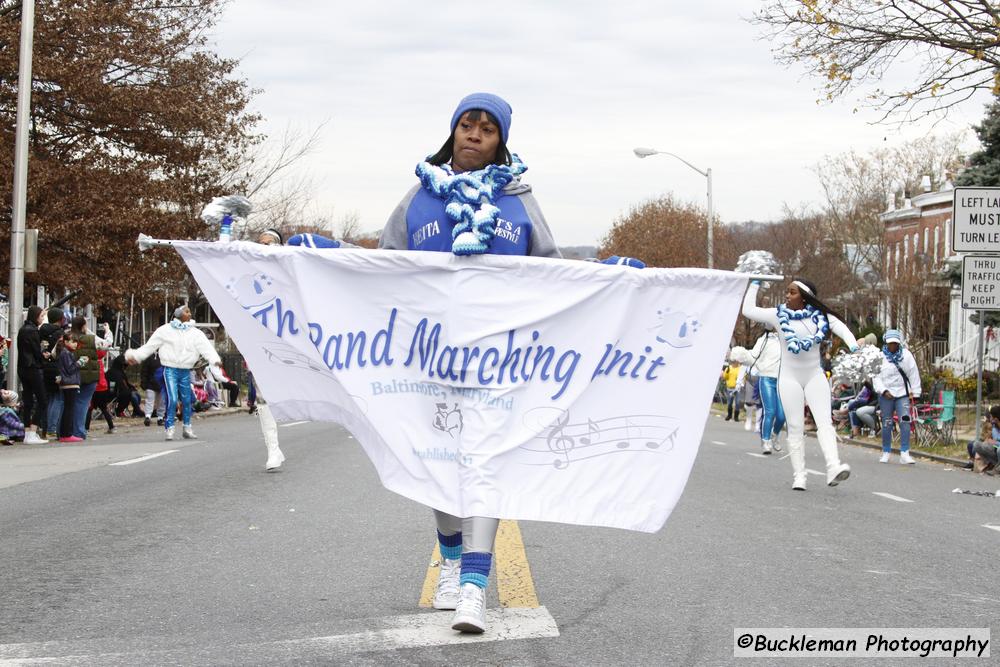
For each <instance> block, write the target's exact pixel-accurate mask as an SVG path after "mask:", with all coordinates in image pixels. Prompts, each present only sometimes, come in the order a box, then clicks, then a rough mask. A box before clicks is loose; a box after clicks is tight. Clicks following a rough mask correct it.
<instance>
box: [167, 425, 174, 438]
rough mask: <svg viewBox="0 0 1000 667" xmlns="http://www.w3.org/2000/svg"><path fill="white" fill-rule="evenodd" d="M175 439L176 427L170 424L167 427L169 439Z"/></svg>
mask: <svg viewBox="0 0 1000 667" xmlns="http://www.w3.org/2000/svg"><path fill="white" fill-rule="evenodd" d="M173 439H174V427H173V426H168V427H167V440H173Z"/></svg>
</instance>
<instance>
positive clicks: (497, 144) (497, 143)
mask: <svg viewBox="0 0 1000 667" xmlns="http://www.w3.org/2000/svg"><path fill="white" fill-rule="evenodd" d="M510 121H511V107H510V105H509V104H508V103H507V102H506V101H505V100H503V99H501V98H500V97H497V96H496V95H491V94H489V93H473V94H472V95H469V96H467V97H465V98H464V99H463V100H462V101H461V102H459V104H458V107H457V108H456V109H455V112H454V113H453V114H452V115H451V124H450V126H449V129H450V133H449V135H448V139H447V140H446V141H445V142H444V145H442V146H441V149H440V150H439V151H438V152H437V153H435V154H434V155H432V156H430V157H428V158H427V160H425V161H424V162H421V163H420V164H418V165H417V168H416V174H417V177H418V178H419V180H420V182H419V183H417V184H416V185H414V186H413V187H412V188H411V189H410V191H409V192H407V193H406V196H405V197H403V201H402V202H400V204H399V206H398V207H397V208H396V210H395V211H394V212H393V213H392V215H391V216H390V217H389V221H388V222H387V223H386V225H385V229H384V230H383V231H382V236H381V238H380V240H379V247H380V248H388V249H391V250H430V251H437V252H453V253H455V254H456V255H473V254H484V253H490V254H500V255H533V256H536V257H560V256H561V255H560V253H559V249H558V248H557V247H556V244H555V240H554V239H553V238H552V232H550V231H549V226H548V224H547V223H546V222H545V218H544V217H543V216H542V211H541V209H540V208H539V206H538V202H537V201H535V198H534V196H533V195H532V194H531V186H529V185H527V184H524V183H522V182H521V178H520V176H521V174H522V173H524V171H525V170H526V169H527V167H525V165H524V163H523V162H521V160H520V159H519V158H518V157H517V155H514V154H512V153H510V151H508V150H507V140H508V138H509V133H510ZM434 516H435V519H436V520H437V537H438V544H439V546H440V550H441V556H442V559H441V570H440V573H439V576H438V584H437V589H436V590H435V593H434V602H433V604H434V608H435V609H455V610H456V611H455V618H454V620H453V621H452V628H454V629H455V630H459V631H462V632H484V631H485V630H486V604H485V589H486V584H487V581H488V579H489V574H490V569H491V568H492V564H493V544H494V541H495V539H496V534H497V528H498V526H499V523H500V521H499V519H495V518H492V517H457V516H452V515H450V514H446V513H444V512H441V511H439V510H434Z"/></svg>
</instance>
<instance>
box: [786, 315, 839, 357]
mask: <svg viewBox="0 0 1000 667" xmlns="http://www.w3.org/2000/svg"><path fill="white" fill-rule="evenodd" d="M805 319H810V320H812V322H813V324H815V325H816V333H814V334H813V335H812V336H809V337H808V338H800V337H799V336H797V335H795V330H794V329H792V327H791V324H790V323H789V322H790V320H805ZM778 324H780V325H781V331H782V333H783V334H784V336H785V346H786V347H787V348H788V351H789V352H791V353H792V354H798V353H799V352H803V351H808V350H809V348H811V347H812V346H813V345H815V344H818V343H820V342H822V340H823V339H824V338H826V334H827V332H828V331H830V325H829V323H828V322H827V320H826V315H824V314H823V312H822V311H820V310H818V309H816V308H814V307H812V306H810V305H809V304H806V307H805V308H803V309H802V310H792V309H791V308H788V307H787V306H786V305H785V304H781V305H780V306H778Z"/></svg>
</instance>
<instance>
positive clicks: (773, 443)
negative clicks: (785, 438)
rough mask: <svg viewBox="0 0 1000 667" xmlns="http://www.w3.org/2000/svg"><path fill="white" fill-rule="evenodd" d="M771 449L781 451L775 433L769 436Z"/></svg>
mask: <svg viewBox="0 0 1000 667" xmlns="http://www.w3.org/2000/svg"><path fill="white" fill-rule="evenodd" d="M771 449H773V450H774V451H776V452H780V451H781V443H780V442H778V436H776V435H774V436H771Z"/></svg>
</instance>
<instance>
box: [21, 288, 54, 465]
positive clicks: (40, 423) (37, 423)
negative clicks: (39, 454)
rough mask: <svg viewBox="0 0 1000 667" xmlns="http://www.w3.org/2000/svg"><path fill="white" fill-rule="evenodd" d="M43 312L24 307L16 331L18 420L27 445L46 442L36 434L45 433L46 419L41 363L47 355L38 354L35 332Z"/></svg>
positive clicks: (32, 307) (38, 348)
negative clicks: (18, 393) (21, 318)
mask: <svg viewBox="0 0 1000 667" xmlns="http://www.w3.org/2000/svg"><path fill="white" fill-rule="evenodd" d="M44 312H45V311H43V310H42V309H41V308H39V307H38V306H31V307H30V308H28V315H27V317H26V318H25V320H24V324H23V325H21V328H20V329H19V330H18V332H17V377H18V379H19V380H20V381H21V387H22V388H23V391H22V394H21V399H22V405H21V421H22V422H24V424H25V434H24V442H25V444H28V445H38V444H45V443H46V442H48V440H45V439H44V438H42V437H41V435H39V433H38V431H39V430H41V433H45V429H46V419H48V399H47V396H46V393H45V378H44V373H43V371H42V364H43V362H44V361H45V355H47V354H49V353H48V352H45V353H43V352H42V342H41V336H40V335H39V333H38V327H39V325H41V323H42V316H43V314H44Z"/></svg>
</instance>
